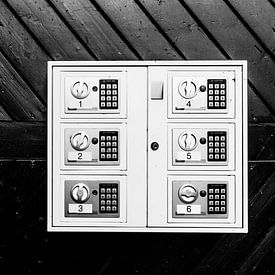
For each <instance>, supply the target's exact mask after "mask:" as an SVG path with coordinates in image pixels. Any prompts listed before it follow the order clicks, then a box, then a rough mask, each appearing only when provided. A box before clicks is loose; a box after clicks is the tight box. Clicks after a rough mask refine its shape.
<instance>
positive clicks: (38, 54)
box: [0, 1, 50, 101]
mask: <svg viewBox="0 0 275 275" xmlns="http://www.w3.org/2000/svg"><path fill="white" fill-rule="evenodd" d="M0 41H1V43H0V49H1V51H2V52H3V53H5V57H6V58H7V57H8V58H9V61H10V62H11V63H12V65H13V66H14V67H16V70H17V71H18V72H19V73H20V75H21V76H22V77H23V78H24V80H27V81H28V83H31V85H32V87H33V88H34V89H35V91H36V92H37V93H38V94H39V95H40V96H41V98H43V100H45V101H46V77H47V67H46V66H47V65H46V64H47V61H48V60H50V57H49V56H48V55H47V54H46V53H45V51H43V50H42V49H41V47H40V46H39V45H38V44H37V43H36V41H35V40H34V39H33V38H32V37H31V35H30V34H29V33H28V32H27V30H26V29H25V28H24V27H23V26H22V25H21V24H20V22H19V21H18V20H17V19H16V18H15V17H14V15H13V14H12V13H11V11H10V10H9V9H8V7H7V5H6V4H5V3H4V2H3V1H0Z"/></svg>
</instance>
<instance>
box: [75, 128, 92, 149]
mask: <svg viewBox="0 0 275 275" xmlns="http://www.w3.org/2000/svg"><path fill="white" fill-rule="evenodd" d="M89 144H90V143H89V137H88V135H87V134H86V133H85V132H77V133H74V134H73V135H72V136H71V145H72V147H73V148H74V149H75V150H78V151H83V150H85V149H87V148H88V147H89Z"/></svg>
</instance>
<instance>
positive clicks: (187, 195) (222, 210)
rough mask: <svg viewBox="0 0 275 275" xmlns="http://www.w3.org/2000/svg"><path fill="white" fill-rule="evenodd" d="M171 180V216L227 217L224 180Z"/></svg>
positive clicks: (225, 184) (225, 182)
mask: <svg viewBox="0 0 275 275" xmlns="http://www.w3.org/2000/svg"><path fill="white" fill-rule="evenodd" d="M189 179H190V180H188V179H186V180H182V181H181V180H174V181H172V202H173V207H172V211H173V214H172V217H173V218H190V217H191V218H192V217H193V218H194V217H197V218H206V217H216V218H217V217H219V218H226V217H228V211H227V208H228V201H227V193H228V192H227V186H228V182H227V181H224V180H220V181H218V180H215V179H214V180H213V181H211V180H192V179H191V178H190V177H189Z"/></svg>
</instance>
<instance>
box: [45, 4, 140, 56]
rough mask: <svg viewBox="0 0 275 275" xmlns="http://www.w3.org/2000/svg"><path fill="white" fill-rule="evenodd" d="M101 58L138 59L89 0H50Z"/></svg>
mask: <svg viewBox="0 0 275 275" xmlns="http://www.w3.org/2000/svg"><path fill="white" fill-rule="evenodd" d="M50 1H51V2H52V4H53V5H54V6H55V7H56V9H57V10H58V11H59V12H60V14H62V16H63V17H64V18H65V19H66V21H67V22H68V23H69V24H70V25H71V26H72V28H73V29H74V31H75V32H76V33H78V35H79V36H80V37H81V39H82V41H83V42H84V43H85V44H86V45H87V47H89V48H90V49H91V50H92V51H93V53H94V54H95V56H96V57H97V58H99V59H102V60H104V59H107V60H114V59H121V60H124V59H136V56H135V55H134V53H133V52H131V50H130V49H129V48H128V47H127V45H126V44H125V43H124V41H123V40H122V39H121V38H120V37H119V35H118V34H117V33H116V32H115V31H114V30H113V29H112V27H110V25H109V24H108V22H107V21H106V20H105V19H104V17H103V16H102V15H101V14H100V13H99V12H98V10H97V9H96V8H95V6H94V5H93V4H92V3H91V2H90V1H88V0H80V1H76V0H73V1H64V0H50Z"/></svg>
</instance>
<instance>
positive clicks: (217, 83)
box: [207, 79, 226, 109]
mask: <svg viewBox="0 0 275 275" xmlns="http://www.w3.org/2000/svg"><path fill="white" fill-rule="evenodd" d="M207 108H208V109H226V79H208V80H207Z"/></svg>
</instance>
